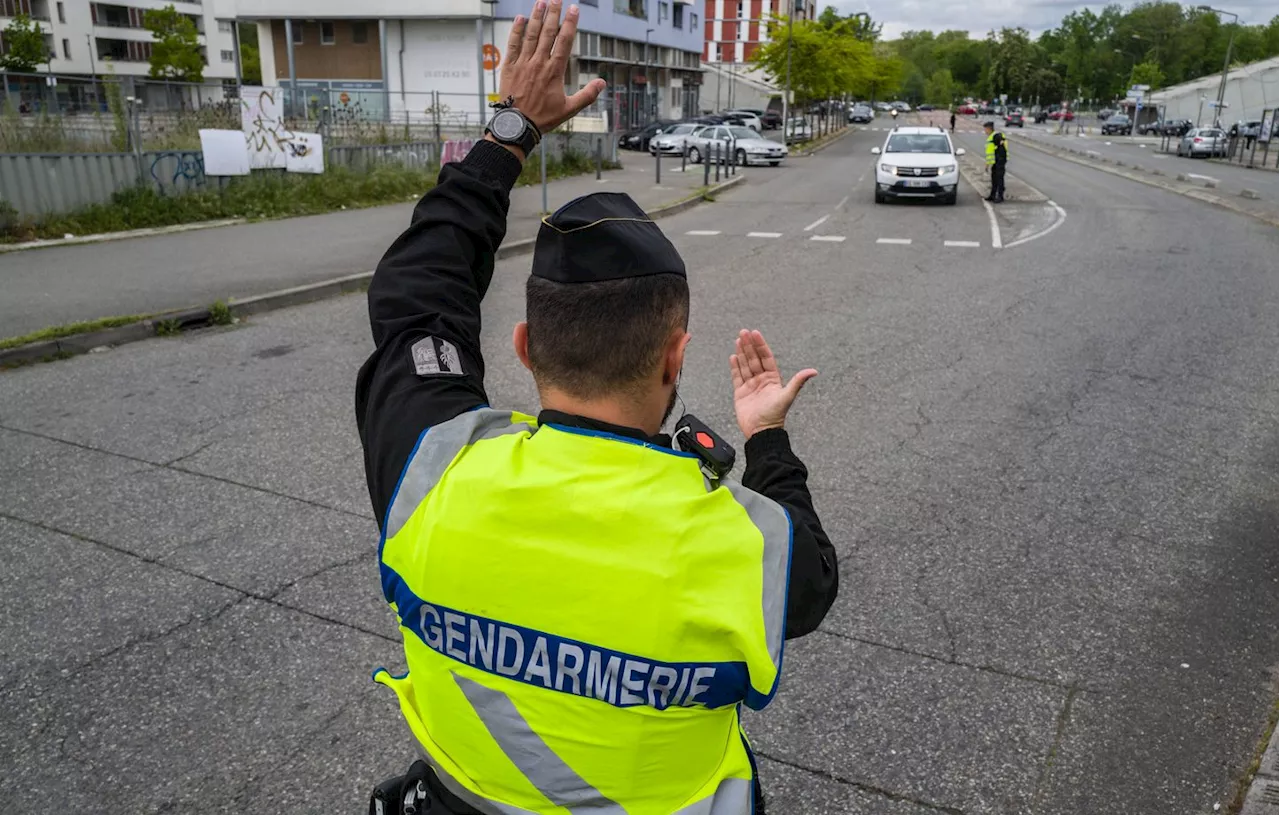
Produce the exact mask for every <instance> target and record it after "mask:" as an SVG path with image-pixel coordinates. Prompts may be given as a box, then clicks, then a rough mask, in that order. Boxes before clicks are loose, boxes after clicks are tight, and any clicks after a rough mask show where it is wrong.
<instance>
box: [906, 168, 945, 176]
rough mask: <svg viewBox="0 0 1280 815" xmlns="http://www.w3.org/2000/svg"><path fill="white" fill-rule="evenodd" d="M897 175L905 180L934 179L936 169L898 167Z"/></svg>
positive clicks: (936, 173) (936, 172)
mask: <svg viewBox="0 0 1280 815" xmlns="http://www.w3.org/2000/svg"><path fill="white" fill-rule="evenodd" d="M898 175H900V176H904V177H906V178H934V177H935V176H937V175H938V168H937V167H899V168H898Z"/></svg>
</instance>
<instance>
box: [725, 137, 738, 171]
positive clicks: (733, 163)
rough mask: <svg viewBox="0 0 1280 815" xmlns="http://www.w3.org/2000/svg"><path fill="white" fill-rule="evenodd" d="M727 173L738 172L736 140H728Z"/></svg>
mask: <svg viewBox="0 0 1280 815" xmlns="http://www.w3.org/2000/svg"><path fill="white" fill-rule="evenodd" d="M726 167H727V168H728V174H729V175H737V174H738V140H737V139H734V140H733V141H731V142H729V163H728V164H727V165H726Z"/></svg>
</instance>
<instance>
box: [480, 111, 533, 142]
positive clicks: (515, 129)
mask: <svg viewBox="0 0 1280 815" xmlns="http://www.w3.org/2000/svg"><path fill="white" fill-rule="evenodd" d="M489 129H490V130H492V131H493V135H495V136H497V137H498V138H499V139H501V140H503V141H516V140H517V139H519V138H520V137H521V136H522V135H524V129H525V124H524V117H523V116H521V115H520V114H519V113H516V112H515V111H513V110H504V111H502V112H501V113H499V114H498V115H497V116H494V117H493V121H492V122H490V123H489Z"/></svg>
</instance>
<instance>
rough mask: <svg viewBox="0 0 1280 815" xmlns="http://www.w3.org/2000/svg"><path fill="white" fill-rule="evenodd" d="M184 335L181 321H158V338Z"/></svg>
mask: <svg viewBox="0 0 1280 815" xmlns="http://www.w3.org/2000/svg"><path fill="white" fill-rule="evenodd" d="M181 333H182V323H181V321H179V320H156V336H157V337H176V336H178V335H179V334H181Z"/></svg>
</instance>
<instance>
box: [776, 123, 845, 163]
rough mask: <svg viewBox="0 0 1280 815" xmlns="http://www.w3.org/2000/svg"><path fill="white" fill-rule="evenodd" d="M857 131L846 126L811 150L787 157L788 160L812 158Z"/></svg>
mask: <svg viewBox="0 0 1280 815" xmlns="http://www.w3.org/2000/svg"><path fill="white" fill-rule="evenodd" d="M857 129H858V128H856V127H848V126H846V127H845V129H844V130H842V131H840V132H839V133H837V134H836V135H834V136H829V137H827V140H826V141H824V142H822V143H821V144H817V145H814V146H813V147H812V148H809V149H808V150H805V151H803V152H797V153H796V154H795V155H792V156H789V158H808V157H809V156H812V155H813V154H814V153H821V152H822V151H823V150H826V149H827V148H828V147H830V146H831V145H833V144H835V143H836V142H838V141H840V140H841V139H843V138H844V137H845V136H848V135H849V134H850V133H852V132H854V131H855V130H857Z"/></svg>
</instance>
